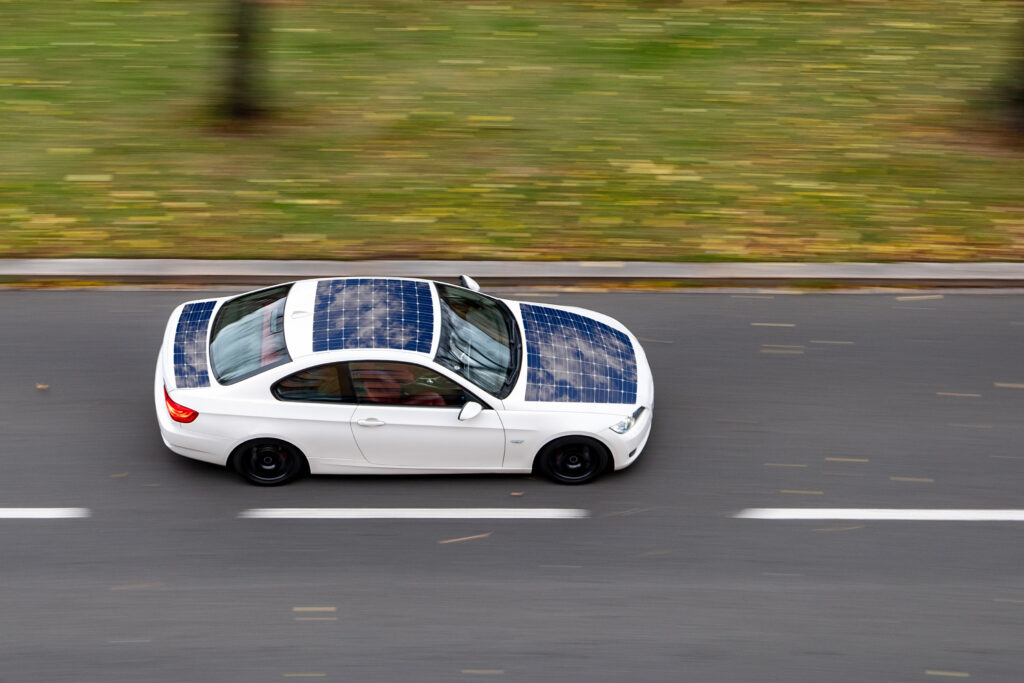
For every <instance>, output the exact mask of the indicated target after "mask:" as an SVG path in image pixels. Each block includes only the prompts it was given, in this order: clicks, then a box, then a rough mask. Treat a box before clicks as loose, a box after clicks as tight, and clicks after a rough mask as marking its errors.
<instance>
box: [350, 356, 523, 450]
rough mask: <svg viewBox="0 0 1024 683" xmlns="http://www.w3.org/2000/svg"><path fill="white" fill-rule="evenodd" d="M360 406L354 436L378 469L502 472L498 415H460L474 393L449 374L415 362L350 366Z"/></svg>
mask: <svg viewBox="0 0 1024 683" xmlns="http://www.w3.org/2000/svg"><path fill="white" fill-rule="evenodd" d="M348 368H349V372H350V373H351V381H352V388H353V391H354V392H355V394H356V397H357V399H358V401H359V405H358V406H357V408H356V410H355V413H354V415H353V416H352V433H353V434H354V435H355V440H356V443H357V444H358V446H359V449H360V450H361V451H362V453H363V456H364V457H365V458H366V459H367V460H369V461H370V462H371V463H373V464H375V465H384V466H388V467H405V468H412V469H453V470H475V469H480V470H496V469H500V468H501V464H502V459H503V457H504V453H505V431H504V429H503V428H502V426H501V420H500V419H499V418H498V415H497V413H496V411H494V410H492V409H490V408H489V407H488V406H487V405H486V404H482V405H484V408H485V409H484V410H483V411H482V412H481V413H480V414H479V415H476V416H475V417H473V418H471V419H468V420H459V412H460V411H461V410H462V406H463V405H465V404H466V403H467V402H468V401H474V400H477V399H476V398H475V397H474V396H473V395H472V394H471V393H470V392H468V391H467V390H465V389H464V388H463V387H461V386H459V385H458V384H457V383H456V382H454V381H452V380H450V379H448V378H447V377H445V376H444V375H442V374H440V373H438V372H436V371H434V370H432V369H430V368H427V367H424V366H422V365H416V364H413V363H399V362H392V361H388V362H377V361H367V362H352V363H348Z"/></svg>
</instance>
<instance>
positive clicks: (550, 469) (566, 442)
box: [537, 436, 608, 484]
mask: <svg viewBox="0 0 1024 683" xmlns="http://www.w3.org/2000/svg"><path fill="white" fill-rule="evenodd" d="M607 466H608V449H607V448H605V447H604V446H603V445H601V444H600V443H598V442H597V441H594V440H593V439H587V438H584V437H581V436H570V437H565V438H563V439H557V440H555V441H552V442H551V443H549V444H548V445H547V446H545V447H544V449H543V450H542V451H541V452H540V454H539V455H538V456H537V467H538V469H540V471H541V472H542V473H544V474H545V475H546V476H547V477H548V478H550V479H552V480H554V481H557V482H558V483H560V484H585V483H587V482H588V481H591V480H593V479H595V478H597V477H598V476H599V475H600V474H601V473H602V472H604V470H605V468H606V467H607Z"/></svg>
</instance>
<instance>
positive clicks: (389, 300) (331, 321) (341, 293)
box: [313, 278, 434, 353]
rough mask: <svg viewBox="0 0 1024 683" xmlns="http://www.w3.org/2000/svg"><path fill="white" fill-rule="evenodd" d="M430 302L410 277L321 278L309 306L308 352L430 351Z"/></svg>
mask: <svg viewBox="0 0 1024 683" xmlns="http://www.w3.org/2000/svg"><path fill="white" fill-rule="evenodd" d="M433 340H434V300H433V297H432V295H431V292H430V285H429V284H428V283H426V282H416V281H413V280H394V279H388V278H345V279H339V280H322V281H321V282H319V283H317V287H316V304H315V308H314V309H313V350H314V351H337V350H340V349H402V350H404V351H419V352H420V353H430V347H431V345H432V343H433Z"/></svg>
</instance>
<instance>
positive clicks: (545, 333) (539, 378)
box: [521, 304, 636, 403]
mask: <svg viewBox="0 0 1024 683" xmlns="http://www.w3.org/2000/svg"><path fill="white" fill-rule="evenodd" d="M521 309H522V313H523V327H524V328H525V330H526V400H527V401H564V402H579V403H635V402H636V353H635V352H634V351H633V345H632V343H630V341H629V337H627V336H626V335H625V334H623V333H622V332H620V331H619V330H616V329H615V328H613V327H611V326H609V325H605V324H604V323H602V322H598V321H597V320H594V319H592V318H587V317H585V316H582V315H578V314H576V313H570V312H569V311H562V310H559V309H557V308H549V307H547V306H533V305H530V304H523V305H522V306H521Z"/></svg>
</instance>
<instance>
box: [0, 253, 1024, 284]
mask: <svg viewBox="0 0 1024 683" xmlns="http://www.w3.org/2000/svg"><path fill="white" fill-rule="evenodd" d="M463 273H465V274H467V275H471V276H472V277H474V278H476V279H477V280H479V281H480V282H481V283H485V284H489V285H531V284H536V285H542V284H568V283H638V284H642V283H658V282H663V283H666V284H684V285H686V284H690V285H718V286H801V285H803V286H815V285H843V286H927V287H1021V286H1024V263H671V262H663V261H660V262H650V261H383V260H379V261H272V260H231V261H227V260H202V259H0V280H4V281H7V282H28V281H35V282H39V281H83V280H84V281H101V282H108V281H114V282H132V283H191V284H254V285H255V284H270V283H275V282H283V281H287V280H297V279H303V278H314V277H332V276H334V277H337V276H381V275H387V276H395V277H422V278H430V279H440V280H453V279H456V278H458V276H459V275H460V274H463Z"/></svg>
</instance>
